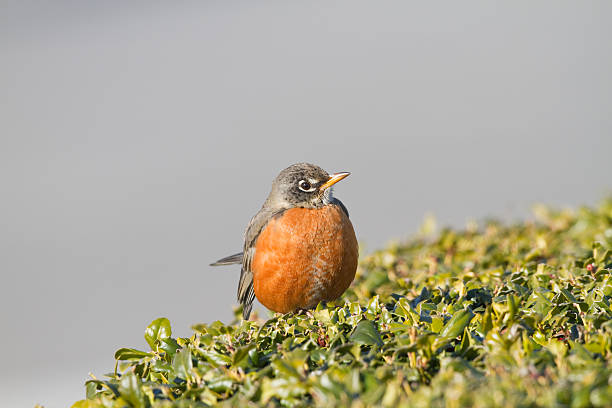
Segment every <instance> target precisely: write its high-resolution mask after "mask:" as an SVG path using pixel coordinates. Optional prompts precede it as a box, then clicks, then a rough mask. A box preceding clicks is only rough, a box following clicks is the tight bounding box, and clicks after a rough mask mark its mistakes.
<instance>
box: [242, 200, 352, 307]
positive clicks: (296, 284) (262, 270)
mask: <svg viewBox="0 0 612 408" xmlns="http://www.w3.org/2000/svg"><path fill="white" fill-rule="evenodd" d="M358 256H359V248H358V245H357V238H356V237H355V231H354V230H353V225H352V224H351V221H350V220H349V218H348V217H347V216H346V214H345V213H344V212H343V211H342V210H341V209H340V208H339V207H337V206H335V205H327V206H325V207H323V208H317V209H309V208H292V209H289V210H287V211H285V212H284V213H283V214H282V215H280V216H278V217H275V218H273V219H272V220H271V221H270V222H269V223H268V224H267V225H266V227H265V228H264V229H263V231H262V232H261V233H260V235H259V237H258V238H257V241H256V242H255V254H254V256H253V260H252V262H251V270H252V271H253V288H254V290H255V296H257V299H258V300H259V301H260V302H261V303H262V304H263V305H264V306H265V307H267V308H268V309H270V310H273V311H275V312H281V313H287V312H291V311H294V310H296V309H308V308H312V307H314V306H316V305H317V303H319V302H321V301H329V300H334V299H336V298H338V297H340V295H342V293H344V291H345V290H346V289H347V288H348V287H349V286H350V284H351V282H352V281H353V278H354V277H355V271H356V269H357V259H358Z"/></svg>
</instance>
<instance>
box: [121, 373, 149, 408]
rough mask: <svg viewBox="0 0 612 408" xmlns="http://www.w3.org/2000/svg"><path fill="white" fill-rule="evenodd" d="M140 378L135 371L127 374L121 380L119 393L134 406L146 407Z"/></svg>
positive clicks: (138, 407)
mask: <svg viewBox="0 0 612 408" xmlns="http://www.w3.org/2000/svg"><path fill="white" fill-rule="evenodd" d="M141 386H142V383H141V381H140V378H138V377H136V376H135V375H134V374H133V373H128V374H125V375H124V376H123V377H121V380H120V381H119V394H120V396H121V398H123V399H124V400H125V401H127V402H128V403H129V404H130V406H132V407H134V408H144V407H145V395H144V392H143V390H142V388H141Z"/></svg>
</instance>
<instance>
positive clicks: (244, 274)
mask: <svg viewBox="0 0 612 408" xmlns="http://www.w3.org/2000/svg"><path fill="white" fill-rule="evenodd" d="M283 211H284V209H281V210H278V209H275V210H274V209H270V208H265V207H264V208H262V209H261V210H259V212H258V213H257V214H255V216H254V217H253V218H252V219H251V222H249V225H248V227H247V229H246V232H245V234H244V251H243V253H244V256H243V257H242V269H241V270H240V281H239V282H238V301H239V302H240V303H241V304H242V317H243V318H244V319H245V320H246V319H248V318H249V316H250V315H251V309H252V307H253V300H255V291H254V290H253V271H251V261H252V260H253V256H254V255H255V241H257V237H258V236H259V233H260V232H261V230H262V229H263V227H265V225H266V224H267V223H268V221H270V220H271V219H272V218H273V217H275V216H276V215H278V214H281V213H282V212H283Z"/></svg>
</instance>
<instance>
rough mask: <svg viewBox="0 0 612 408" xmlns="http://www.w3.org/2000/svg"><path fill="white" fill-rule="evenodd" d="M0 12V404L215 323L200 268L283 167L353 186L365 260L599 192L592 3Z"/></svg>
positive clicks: (58, 7)
mask: <svg viewBox="0 0 612 408" xmlns="http://www.w3.org/2000/svg"><path fill="white" fill-rule="evenodd" d="M0 7H1V10H0V45H1V54H0V58H1V61H0V62H1V63H0V89H1V92H0V104H1V109H0V123H1V125H0V126H1V128H0V130H1V134H0V188H1V200H0V271H1V273H2V283H1V284H0V291H1V292H0V295H1V297H0V313H1V315H0V318H1V326H0V327H1V336H0V349H1V350H2V370H0V376H1V378H0V388H1V393H0V405H2V406H7V407H8V406H11V407H21V406H23V407H26V406H32V405H33V404H34V403H37V402H40V403H45V404H46V405H47V406H48V407H62V406H67V405H69V403H70V402H73V401H74V400H76V399H79V398H82V397H83V396H84V387H83V385H82V384H83V382H84V380H85V379H86V377H87V373H88V372H89V371H93V372H94V373H95V374H96V375H98V376H100V375H102V374H103V373H105V372H109V371H111V370H112V368H113V353H114V351H115V350H116V349H117V348H119V347H121V346H131V347H141V348H144V347H145V346H144V340H143V337H142V336H143V330H144V328H145V326H146V325H147V324H148V323H149V322H150V321H151V320H152V319H154V318H156V317H159V316H166V317H168V318H170V320H171V321H172V323H173V328H174V332H175V334H176V335H187V334H188V333H189V326H190V325H191V324H193V323H196V322H211V321H213V320H216V319H220V320H223V321H226V322H227V321H229V320H230V318H231V306H232V305H233V304H234V303H235V300H234V296H235V289H236V283H237V278H238V269H237V268H221V269H212V268H210V267H209V266H208V263H209V262H211V261H213V260H215V259H217V258H218V257H221V256H224V255H228V254H230V253H233V252H234V251H237V250H239V249H240V247H241V237H242V232H243V228H244V226H245V225H246V223H247V222H248V220H249V218H250V217H251V215H253V214H254V213H255V212H256V211H257V210H258V209H259V206H260V205H261V203H262V202H263V200H264V198H265V196H266V195H267V193H268V189H269V185H270V182H271V180H272V178H273V177H274V176H275V175H276V174H277V172H278V171H279V170H280V169H282V168H284V167H286V166H288V165H289V164H291V163H294V162H298V161H310V162H314V163H317V164H319V165H321V166H322V167H324V168H325V169H327V170H329V171H345V170H346V171H351V172H353V174H352V176H351V177H350V178H348V179H347V180H345V181H343V182H342V183H341V184H339V185H338V187H337V188H336V195H337V196H338V197H340V198H341V199H342V200H343V201H344V202H345V203H346V204H347V206H348V208H349V210H350V211H351V215H352V219H353V222H354V224H355V227H356V230H357V234H358V236H359V238H360V240H361V242H363V243H364V247H363V250H362V252H368V251H372V250H374V249H375V248H377V247H380V246H382V245H383V244H384V243H385V242H387V240H389V239H392V238H399V239H401V238H405V237H407V236H409V235H411V234H413V233H414V232H415V231H416V230H417V229H418V226H419V225H420V223H421V222H422V220H423V217H424V214H426V213H427V212H433V213H434V214H435V215H436V216H437V217H438V220H439V221H440V222H441V223H443V224H451V225H456V226H462V225H464V223H465V222H466V220H468V219H470V218H482V217H485V216H489V215H491V216H497V217H501V218H503V219H506V220H508V219H514V218H517V217H524V216H526V215H527V214H528V209H529V207H530V205H532V204H533V203H534V202H539V201H543V202H547V203H552V204H557V205H561V206H564V205H570V206H573V205H577V204H581V203H586V204H594V203H595V202H596V201H597V200H598V199H600V198H602V197H603V196H604V195H605V194H606V192H607V191H609V187H610V181H609V180H610V175H611V174H612V164H611V161H610V152H611V151H612V135H611V131H612V112H611V110H612V82H611V79H610V73H611V72H612V46H611V42H610V40H611V38H612V33H611V27H612V25H611V24H610V21H612V3H611V2H608V1H601V2H594V1H583V2H578V1H576V2H559V1H554V2H531V1H524V2H523V1H513V2H506V3H503V4H497V3H495V2H491V1H487V2H484V1H483V2H448V3H439V2H419V3H412V2H398V3H393V2H359V1H350V2H344V3H335V2H328V1H325V2H300V3H297V2H295V3H294V2H286V1H283V2H273V3H272V2H270V3H263V2H229V1H223V2H198V3H195V2H193V3H183V2H167V3H146V4H145V3H130V4H128V3H126V2H83V1H79V2H77V1H75V2H40V3H32V2H24V1H14V2H12V1H10V2H7V1H3V2H2V3H1V6H0Z"/></svg>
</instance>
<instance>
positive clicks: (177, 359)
mask: <svg viewBox="0 0 612 408" xmlns="http://www.w3.org/2000/svg"><path fill="white" fill-rule="evenodd" d="M172 368H173V369H174V374H175V375H176V376H177V377H179V378H182V379H184V380H186V381H191V380H192V374H191V370H192V369H193V361H192V359H191V350H190V349H188V348H187V349H183V350H181V351H179V352H178V353H176V354H175V355H174V360H173V361H172Z"/></svg>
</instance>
